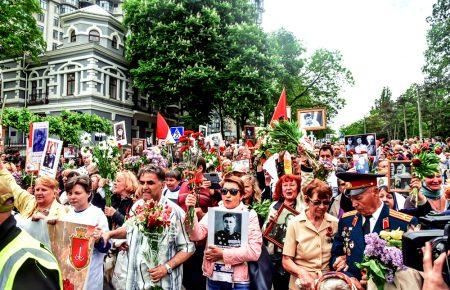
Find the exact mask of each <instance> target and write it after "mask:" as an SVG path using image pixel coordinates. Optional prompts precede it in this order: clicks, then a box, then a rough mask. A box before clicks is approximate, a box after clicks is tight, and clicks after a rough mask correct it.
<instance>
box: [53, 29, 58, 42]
mask: <svg viewBox="0 0 450 290" xmlns="http://www.w3.org/2000/svg"><path fill="white" fill-rule="evenodd" d="M58 36H59V32H58V31H57V30H53V39H56V40H58Z"/></svg>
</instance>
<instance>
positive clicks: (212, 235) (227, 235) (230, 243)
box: [208, 208, 248, 248]
mask: <svg viewBox="0 0 450 290" xmlns="http://www.w3.org/2000/svg"><path fill="white" fill-rule="evenodd" d="M247 243H248V211H233V210H223V209H220V208H210V209H209V211H208V244H210V245H215V246H218V247H221V248H239V247H241V246H243V245H246V244H247Z"/></svg>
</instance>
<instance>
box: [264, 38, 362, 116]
mask: <svg viewBox="0 0 450 290" xmlns="http://www.w3.org/2000/svg"><path fill="white" fill-rule="evenodd" d="M271 47H272V50H273V54H274V56H275V57H276V59H277V61H278V62H279V65H280V66H281V69H280V70H278V71H277V85H278V91H279V92H280V91H281V90H282V88H283V87H284V88H286V92H287V95H288V103H289V105H290V106H291V108H292V112H296V110H297V109H298V108H311V107H326V108H327V118H328V120H331V119H332V118H333V117H334V116H335V115H336V113H337V111H338V110H339V109H341V108H342V107H343V106H344V105H345V100H344V99H343V98H342V97H340V96H339V94H340V92H341V90H342V87H344V86H345V85H353V83H354V80H353V76H352V74H351V72H350V70H348V69H347V68H346V67H345V66H344V65H343V63H342V55H341V54H340V52H338V51H330V50H327V49H318V50H316V51H314V52H313V54H312V55H311V56H309V57H307V56H306V55H305V52H306V48H305V47H304V46H303V45H302V43H301V42H300V41H299V40H298V39H297V38H296V37H295V36H294V35H293V34H292V32H289V31H286V30H284V29H280V30H278V31H276V32H274V33H272V34H271ZM277 100H278V99H276V100H273V104H272V105H273V107H274V106H275V103H276V101H277ZM273 107H272V108H273ZM272 110H273V109H272ZM294 114H295V113H294ZM269 118H270V116H269Z"/></svg>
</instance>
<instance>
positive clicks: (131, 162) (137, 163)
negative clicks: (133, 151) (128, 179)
mask: <svg viewBox="0 0 450 290" xmlns="http://www.w3.org/2000/svg"><path fill="white" fill-rule="evenodd" d="M142 164H143V162H142V158H141V156H130V157H128V158H125V159H124V160H123V167H124V168H125V169H127V170H130V171H133V172H135V173H137V172H138V171H139V169H140V168H141V166H142Z"/></svg>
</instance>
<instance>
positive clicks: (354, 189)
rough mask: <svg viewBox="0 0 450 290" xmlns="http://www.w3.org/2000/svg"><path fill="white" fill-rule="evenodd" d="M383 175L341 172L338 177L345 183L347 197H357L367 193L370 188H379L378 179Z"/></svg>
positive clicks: (337, 174)
mask: <svg viewBox="0 0 450 290" xmlns="http://www.w3.org/2000/svg"><path fill="white" fill-rule="evenodd" d="M383 176H384V175H383V174H371V173H357V172H340V173H336V177H337V178H339V179H341V180H342V181H345V189H346V195H348V196H355V195H358V194H361V193H363V192H365V191H366V190H367V189H368V188H369V187H372V186H377V178H378V177H383Z"/></svg>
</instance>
